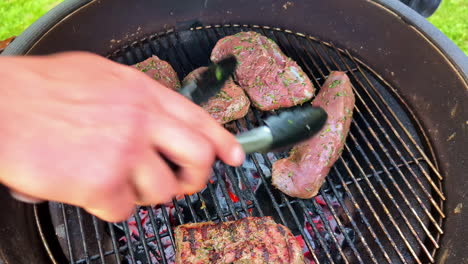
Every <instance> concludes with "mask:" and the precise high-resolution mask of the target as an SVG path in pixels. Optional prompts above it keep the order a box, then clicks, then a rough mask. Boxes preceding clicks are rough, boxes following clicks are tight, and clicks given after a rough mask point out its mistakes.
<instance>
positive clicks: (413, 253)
mask: <svg viewBox="0 0 468 264" xmlns="http://www.w3.org/2000/svg"><path fill="white" fill-rule="evenodd" d="M356 126H357V125H356ZM349 136H350V137H351V138H352V139H353V140H354V141H355V140H356V139H355V137H354V135H353V134H351V133H350V135H349ZM357 148H358V150H359V151H360V152H361V153H363V151H362V149H361V147H360V146H358V147H357ZM363 155H365V154H363ZM351 158H352V159H353V161H354V162H357V161H356V160H355V157H354V155H352V156H351ZM364 158H365V159H366V161H367V162H368V164H369V166H372V165H371V163H370V162H369V160H368V158H367V157H364ZM390 175H391V174H388V176H390ZM389 178H391V176H390V177H389ZM377 179H378V182H379V183H380V185H381V186H382V189H383V190H384V192H385V193H386V194H387V196H388V198H389V199H390V201H392V203H393V205H394V206H395V207H396V209H397V211H398V212H399V213H400V215H401V217H402V218H403V220H404V222H405V223H406V225H407V227H408V228H409V230H410V231H411V233H412V234H413V235H414V237H415V238H416V240H417V241H418V242H419V244H420V246H421V247H422V248H423V250H425V252H426V253H427V254H428V256H429V257H430V254H429V252H428V251H427V249H426V247H425V246H424V244H423V242H422V241H421V239H420V238H419V236H418V235H417V233H416V231H415V230H414V228H413V226H412V225H411V224H410V222H409V221H408V218H407V217H406V215H405V214H404V213H403V212H402V210H401V208H400V206H399V205H398V203H396V201H395V198H394V197H393V196H392V195H391V194H390V192H389V191H388V187H387V186H386V185H385V183H384V182H383V180H382V179H381V178H380V176H377ZM366 182H367V184H368V185H369V186H370V187H371V189H372V190H373V192H374V191H375V188H374V186H373V184H371V182H370V181H369V180H366ZM375 193H377V192H376V191H375ZM403 197H404V196H403ZM377 199H378V200H379V202H380V203H381V205H382V207H383V208H384V210H385V211H386V212H388V208H387V206H385V204H384V202H383V201H382V200H381V198H380V197H379V196H377ZM416 216H417V214H416ZM389 219H390V221H391V222H392V224H393V225H394V227H395V228H396V229H397V231H398V233H399V235H400V237H401V238H402V239H403V242H404V243H405V244H406V246H407V247H408V249H409V250H410V252H412V255H413V256H414V257H415V258H418V259H419V257H417V255H416V253H415V252H414V250H413V247H412V246H411V245H410V243H409V242H408V240H407V239H406V237H405V235H404V234H403V232H402V231H401V229H400V227H399V226H398V224H397V223H396V221H395V219H394V218H393V216H392V214H389ZM431 261H432V260H431Z"/></svg>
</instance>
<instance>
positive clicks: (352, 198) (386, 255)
mask: <svg viewBox="0 0 468 264" xmlns="http://www.w3.org/2000/svg"><path fill="white" fill-rule="evenodd" d="M341 162H344V161H343V160H341ZM332 168H333V171H334V172H335V173H336V176H337V177H338V179H339V180H340V181H341V183H342V186H343V188H344V189H345V190H346V192H345V194H346V195H347V196H348V197H349V198H350V199H351V202H352V203H353V205H354V208H355V209H356V211H357V212H358V213H359V215H360V216H361V219H362V220H363V222H364V224H365V226H366V227H367V228H368V230H369V232H370V233H371V235H372V238H374V241H375V242H376V243H377V245H378V246H379V248H380V250H381V252H382V254H383V256H384V258H385V259H386V260H387V262H388V263H392V260H390V257H389V255H388V253H387V251H386V250H385V248H384V246H383V244H382V242H381V241H380V239H379V238H378V237H377V235H376V233H375V231H374V229H373V228H372V225H371V224H370V222H369V220H368V219H367V217H366V216H365V214H364V212H363V211H362V209H361V207H360V206H359V203H358V202H357V201H356V199H355V198H354V195H353V193H352V192H351V190H350V189H349V188H348V185H346V184H345V182H344V180H343V177H342V176H341V173H340V171H339V170H338V169H337V168H336V167H332ZM353 179H354V178H353ZM325 180H326V181H327V183H328V184H329V185H330V186H331V188H332V190H333V192H334V193H335V194H337V191H336V188H335V187H334V185H333V183H332V182H331V180H330V179H327V178H325ZM337 197H338V195H337ZM338 201H339V202H340V204H341V206H342V207H343V208H344V210H346V211H347V215H348V217H350V216H349V215H350V214H349V211H348V209H347V206H346V204H345V203H344V201H343V200H342V199H338ZM350 219H352V217H350ZM353 222H354V221H353ZM354 226H356V224H354ZM356 230H359V228H357V226H356ZM364 245H367V243H364ZM368 250H369V251H370V250H371V249H370V248H369V249H368Z"/></svg>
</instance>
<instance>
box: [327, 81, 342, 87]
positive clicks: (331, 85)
mask: <svg viewBox="0 0 468 264" xmlns="http://www.w3.org/2000/svg"><path fill="white" fill-rule="evenodd" d="M339 84H341V81H340V80H334V81H333V82H332V83H331V84H330V85H328V88H335V87H336V86H338V85H339Z"/></svg>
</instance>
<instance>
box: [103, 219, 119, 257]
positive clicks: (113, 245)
mask: <svg viewBox="0 0 468 264" xmlns="http://www.w3.org/2000/svg"><path fill="white" fill-rule="evenodd" d="M107 227H108V228H109V232H110V234H111V239H112V248H113V249H114V250H113V251H110V252H106V253H105V255H110V254H112V253H114V257H115V261H116V262H117V264H120V263H121V261H120V257H119V250H118V249H117V243H116V242H115V241H116V240H117V238H116V236H115V232H114V226H113V225H112V224H111V223H107Z"/></svg>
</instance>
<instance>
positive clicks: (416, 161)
mask: <svg viewBox="0 0 468 264" xmlns="http://www.w3.org/2000/svg"><path fill="white" fill-rule="evenodd" d="M337 53H338V54H339V55H340V56H341V54H340V53H339V51H337ZM343 63H344V61H343ZM335 65H336V64H335ZM346 65H347V64H346ZM336 66H337V67H339V66H338V65H336ZM347 67H348V68H349V66H347ZM351 74H352V75H353V77H355V74H354V72H351ZM355 79H356V80H357V81H358V82H359V84H361V86H362V87H365V86H363V85H362V83H361V82H360V81H359V79H358V78H355ZM363 90H365V91H366V89H363ZM366 92H367V91H366ZM355 93H356V95H357V96H358V98H359V99H360V101H361V102H362V104H363V105H364V106H365V107H366V109H367V111H368V113H369V114H370V115H371V116H372V117H373V120H374V121H375V123H376V125H377V126H378V127H379V129H380V130H381V131H382V133H384V135H386V136H385V137H386V138H387V139H388V140H389V141H390V144H391V145H392V147H393V148H394V150H395V151H396V152H397V153H398V154H399V156H400V158H401V160H402V161H403V162H404V164H405V165H406V167H407V168H408V169H409V170H410V172H411V174H412V176H413V177H414V178H415V180H416V182H417V183H418V185H419V186H420V187H421V189H422V190H423V192H424V193H425V194H426V196H427V197H428V199H429V201H430V202H431V203H432V205H433V206H434V207H435V209H436V210H437V211H438V212H439V214H441V215H442V216H444V215H443V212H442V211H441V209H440V207H439V206H438V205H437V203H436V202H435V201H434V199H433V198H432V197H431V195H430V194H429V193H428V191H427V190H426V188H425V187H424V186H423V185H422V183H421V181H420V179H419V178H418V177H417V176H416V175H415V173H414V171H413V169H412V168H411V167H410V166H409V164H408V163H407V161H405V160H404V159H403V158H402V155H401V153H400V152H399V151H398V148H397V147H396V145H395V143H394V142H393V140H392V139H391V137H389V136H388V135H387V134H386V133H385V131H384V130H383V127H382V125H381V124H380V123H379V122H378V121H377V120H378V119H377V118H376V117H375V116H374V114H373V113H372V111H371V110H370V109H369V108H368V106H367V104H366V103H365V100H363V99H362V96H361V95H360V93H359V91H357V90H356V91H355ZM369 97H370V98H371V99H372V96H370V95H369ZM375 106H376V107H378V104H377V103H375ZM381 114H382V116H385V115H384V114H383V113H381ZM361 116H362V114H361ZM362 119H363V120H364V122H366V124H368V121H367V120H366V119H365V118H364V117H363V116H362ZM369 127H370V126H369ZM371 130H372V128H371ZM372 134H373V136H374V138H375V139H376V140H379V139H378V137H377V136H375V132H374V133H372ZM398 138H399V139H400V141H401V138H400V137H398ZM379 141H380V140H379ZM401 145H403V146H405V147H406V144H405V143H404V142H401ZM384 153H385V154H386V155H387V157H388V158H389V159H390V162H391V163H392V165H395V162H394V161H393V159H391V157H390V156H389V155H388V152H384ZM411 156H412V157H413V160H414V162H415V163H416V164H418V165H419V166H420V168H421V170H424V169H423V168H422V167H421V165H420V163H419V161H420V159H419V158H415V157H414V155H413V154H412V153H411ZM397 171H398V172H399V174H400V175H401V171H399V170H397ZM402 179H403V181H404V182H405V183H406V184H407V185H408V186H410V183H409V182H408V180H407V179H406V177H403V175H402ZM409 189H410V190H411V192H412V193H413V194H414V196H415V198H416V199H417V201H418V202H419V203H420V205H421V206H422V207H423V210H425V212H426V215H427V216H428V217H429V218H430V219H431V221H432V222H433V224H434V226H435V227H436V228H437V230H438V231H439V232H442V230H441V228H440V226H439V224H437V223H436V221H435V220H434V218H433V216H432V214H431V213H429V212H428V210H427V208H426V206H425V205H424V204H423V203H422V201H421V200H420V198H419V196H418V195H416V194H415V193H414V190H413V188H412V187H409Z"/></svg>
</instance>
